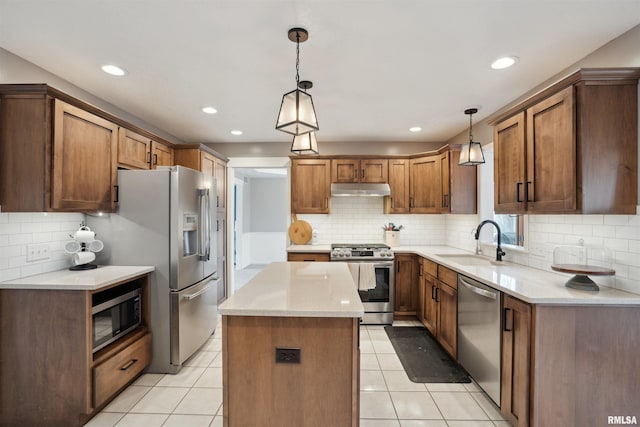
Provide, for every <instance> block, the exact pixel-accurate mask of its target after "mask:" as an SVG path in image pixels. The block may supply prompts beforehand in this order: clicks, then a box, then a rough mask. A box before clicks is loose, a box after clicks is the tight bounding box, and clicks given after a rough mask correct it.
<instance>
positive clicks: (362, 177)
mask: <svg viewBox="0 0 640 427" xmlns="http://www.w3.org/2000/svg"><path fill="white" fill-rule="evenodd" d="M360 179H364V169H362V175H360Z"/></svg>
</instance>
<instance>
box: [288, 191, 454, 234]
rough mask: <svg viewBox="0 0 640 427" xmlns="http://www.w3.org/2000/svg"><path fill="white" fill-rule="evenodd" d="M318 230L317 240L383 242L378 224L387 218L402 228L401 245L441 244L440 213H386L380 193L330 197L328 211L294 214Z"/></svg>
mask: <svg viewBox="0 0 640 427" xmlns="http://www.w3.org/2000/svg"><path fill="white" fill-rule="evenodd" d="M298 219H302V220H305V221H307V222H308V223H309V224H311V227H312V228H313V229H315V230H318V243H319V244H321V245H328V244H331V243H383V242H384V230H383V229H382V226H383V225H384V224H388V223H390V222H392V223H394V224H396V225H398V226H400V225H402V226H403V228H402V230H401V231H400V244H401V245H443V244H445V242H446V233H445V222H446V220H445V216H444V215H415V214H414V215H395V214H394V215H387V214H384V213H383V199H382V197H332V198H331V214H328V215H318V214H315V215H298Z"/></svg>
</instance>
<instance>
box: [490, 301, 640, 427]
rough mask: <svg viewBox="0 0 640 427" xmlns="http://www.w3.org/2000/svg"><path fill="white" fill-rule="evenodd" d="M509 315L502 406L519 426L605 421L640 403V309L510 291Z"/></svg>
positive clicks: (595, 425) (504, 334) (505, 321)
mask: <svg viewBox="0 0 640 427" xmlns="http://www.w3.org/2000/svg"><path fill="white" fill-rule="evenodd" d="M502 316H503V320H502V323H503V332H502V381H501V384H502V392H501V411H502V415H503V416H504V417H505V418H506V419H507V420H508V421H509V422H510V423H511V424H512V425H513V426H514V427H522V426H533V427H546V426H551V425H562V426H585V427H598V426H601V425H604V424H606V423H607V420H608V417H609V416H611V415H612V414H634V413H635V412H634V411H637V409H638V408H640V385H639V383H638V380H637V375H634V374H632V373H635V372H639V371H640V360H638V357H637V354H636V349H637V348H638V346H640V331H639V330H638V327H637V325H638V324H640V311H639V310H638V307H630V306H606V305H605V306H603V305H582V306H579V305H569V306H564V305H555V304H554V305H543V304H531V305H530V304H527V303H525V302H523V301H521V300H519V299H516V298H514V297H511V296H509V295H503V314H502ZM603 361H615V362H611V363H603Z"/></svg>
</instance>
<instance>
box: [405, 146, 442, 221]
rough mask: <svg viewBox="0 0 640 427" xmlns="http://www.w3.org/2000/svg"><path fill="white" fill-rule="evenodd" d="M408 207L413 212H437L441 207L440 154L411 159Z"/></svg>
mask: <svg viewBox="0 0 640 427" xmlns="http://www.w3.org/2000/svg"><path fill="white" fill-rule="evenodd" d="M409 170H410V173H411V177H410V179H409V188H410V190H409V209H410V211H411V212H415V213H439V212H440V211H441V209H442V186H441V183H440V181H441V179H442V177H441V174H440V155H439V154H437V155H435V156H426V157H419V158H416V159H411V166H410V169H409Z"/></svg>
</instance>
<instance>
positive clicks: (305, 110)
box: [276, 28, 319, 136]
mask: <svg viewBox="0 0 640 427" xmlns="http://www.w3.org/2000/svg"><path fill="white" fill-rule="evenodd" d="M308 38H309V33H308V32H307V30H305V29H303V28H292V29H290V30H289V40H291V41H292V42H295V43H296V88H295V89H294V90H292V91H291V92H288V93H285V94H284V95H283V96H282V104H280V113H279V114H278V121H277V122H276V129H277V130H281V131H283V132H287V133H290V134H291V135H294V136H299V135H304V134H306V133H309V132H313V131H316V130H318V129H319V127H318V119H317V118H316V111H315V108H314V107H313V99H311V95H309V94H308V93H307V92H305V88H304V87H300V83H301V82H300V43H303V42H305V41H306V40H307V39H308Z"/></svg>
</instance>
